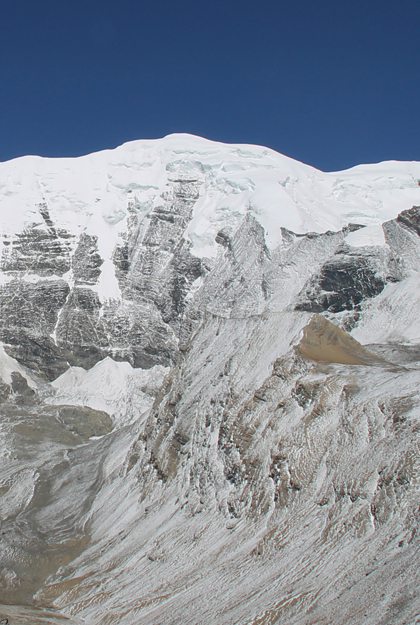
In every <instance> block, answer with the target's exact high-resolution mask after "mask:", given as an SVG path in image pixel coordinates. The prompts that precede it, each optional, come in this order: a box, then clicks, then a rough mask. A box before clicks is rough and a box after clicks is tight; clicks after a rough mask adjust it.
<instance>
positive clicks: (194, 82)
mask: <svg viewBox="0 0 420 625" xmlns="http://www.w3.org/2000/svg"><path fill="white" fill-rule="evenodd" d="M172 132H189V133H193V134H198V135H201V136H204V137H207V138H209V139H215V140H218V141H225V142H232V143H257V144H260V145H266V146H269V147H271V148H274V149H275V150H278V151H279V152H282V153H284V154H287V155H288V156H292V157H293V158H296V159H298V160H300V161H303V162H306V163H309V164H311V165H314V166H315V167H318V168H320V169H323V170H338V169H344V168H347V167H351V166H353V165H356V164H358V163H362V162H377V161H381V160H388V159H396V160H420V2H419V1H418V0H416V1H414V0H399V1H398V2H397V1H392V2H391V1H389V0H351V1H350V0H347V1H345V2H343V1H341V0H259V2H257V1H250V0H241V1H239V0H223V1H222V0H212V1H211V2H209V1H206V0H204V1H203V0H176V1H175V0H154V1H153V0H147V1H144V0H114V1H113V2H110V1H109V0H37V1H34V0H2V1H1V3H0V160H7V159H10V158H13V157H15V156H20V155H23V154H41V155H44V156H77V155H80V154H85V153H88V152H93V151H97V150H101V149H103V148H112V147H115V146H117V145H119V144H121V143H124V142H125V141H130V140H132V139H145V138H157V137H162V136H164V135H166V134H169V133H172Z"/></svg>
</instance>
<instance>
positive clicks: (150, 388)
mask: <svg viewBox="0 0 420 625" xmlns="http://www.w3.org/2000/svg"><path fill="white" fill-rule="evenodd" d="M168 372H169V369H168V368H166V367H162V366H161V365H156V366H154V367H152V368H151V369H133V367H132V366H131V365H130V363H128V362H116V361H115V360H112V358H105V359H104V360H101V361H100V362H98V363H97V364H96V365H95V366H94V367H92V368H91V369H89V371H86V370H85V369H83V368H82V367H70V368H69V369H68V370H67V371H66V372H65V373H63V374H62V375H61V376H60V377H58V378H57V379H56V380H54V382H52V386H53V387H54V388H55V389H56V394H55V395H54V396H53V397H52V398H50V399H49V401H50V402H51V403H54V404H71V405H78V406H80V405H81V406H89V407H90V408H94V409H96V410H103V411H105V412H107V413H108V414H110V415H111V416H112V417H113V419H114V420H115V423H116V425H117V426H118V427H121V426H122V425H127V424H128V423H131V422H132V421H135V420H136V419H138V418H139V417H141V416H142V415H144V413H146V412H147V411H148V410H149V409H150V408H151V406H152V404H153V401H154V397H155V395H156V393H157V391H158V389H159V388H160V386H161V384H162V382H163V379H164V378H165V376H166V375H167V374H168Z"/></svg>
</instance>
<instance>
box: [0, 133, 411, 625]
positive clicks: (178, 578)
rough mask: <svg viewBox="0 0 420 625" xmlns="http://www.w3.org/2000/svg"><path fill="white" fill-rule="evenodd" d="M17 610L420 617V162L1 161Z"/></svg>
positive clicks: (232, 156)
mask: <svg viewBox="0 0 420 625" xmlns="http://www.w3.org/2000/svg"><path fill="white" fill-rule="evenodd" d="M0 215H1V237H0V245H1V250H0V259H1V260H0V270H1V271H0V306H1V313H2V314H1V316H0V342H1V345H0V411H1V419H0V445H1V449H2V454H1V458H2V459H1V461H0V504H1V505H0V532H1V535H0V538H1V540H0V622H2V621H1V619H4V620H5V622H6V620H8V622H9V623H10V625H14V624H16V625H18V624H22V625H24V624H26V623H27V624H31V625H37V624H38V623H39V624H41V623H61V622H63V623H69V625H71V624H72V623H75V624H76V623H87V624H88V625H95V624H103V625H111V624H113V623H118V624H120V623H121V624H122V625H131V624H132V625H138V624H142V625H143V624H144V625H145V624H148V623H150V624H152V623H153V625H158V624H162V625H168V624H174V625H175V624H177V623H179V624H181V623H182V625H198V624H199V623H200V624H208V625H214V624H217V625H225V624H226V625H227V624H241V625H263V624H264V625H268V624H274V623H288V624H290V625H295V624H296V625H310V624H312V623H317V624H320V623H323V624H328V623H334V625H339V624H343V625H344V624H346V625H347V624H353V625H358V624H363V625H369V624H371V625H379V624H380V625H386V624H388V623H389V624H390V625H391V624H392V625H394V624H400V625H403V624H406V623H410V624H411V623H413V624H414V623H417V622H419V623H420V616H419V615H420V600H419V598H418V590H417V589H418V583H419V576H418V569H419V556H418V553H419V530H418V527H419V518H420V517H419V514H420V456H419V440H420V439H419V432H420V321H419V316H418V306H419V296H418V293H419V292H420V291H419V287H420V163H418V162H397V161H390V162H384V163H378V164H370V165H360V166H357V167H353V168H352V169H349V170H346V171H341V172H321V171H319V170H317V169H315V168H313V167H310V166H308V165H304V164H302V163H300V162H298V161H295V160H293V159H291V158H288V157H286V156H283V155H281V154H278V153H276V152H274V151H273V150H270V149H268V148H265V147H260V146H253V145H227V144H222V143H216V142H212V141H209V140H206V139H202V138H200V137H195V136H191V135H185V134H175V135H169V136H168V137H165V138H163V139H158V140H147V141H146V140H144V141H133V142H130V143H127V144H124V145H122V146H120V147H118V148H116V149H115V150H106V151H102V152H98V153H95V154H90V155H87V156H83V157H78V158H60V159H49V158H41V157H38V156H26V157H23V158H18V159H15V160H12V161H8V162H4V163H0Z"/></svg>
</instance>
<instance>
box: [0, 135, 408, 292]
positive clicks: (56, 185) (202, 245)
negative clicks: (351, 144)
mask: <svg viewBox="0 0 420 625" xmlns="http://www.w3.org/2000/svg"><path fill="white" fill-rule="evenodd" d="M179 177H181V178H184V179H194V180H198V181H199V184H200V198H199V200H198V201H197V203H196V205H195V208H194V215H193V219H192V221H191V222H190V224H189V226H188V229H187V231H186V233H185V236H186V237H189V239H190V240H191V242H192V244H193V253H194V254H196V255H197V256H207V257H212V256H215V255H216V253H217V244H216V243H215V241H214V238H215V235H216V234H217V232H218V231H219V230H220V229H221V228H223V227H226V226H229V227H230V228H231V229H233V230H234V229H235V228H236V227H237V226H238V225H239V223H240V222H241V220H242V218H243V216H244V215H245V214H246V213H247V212H250V213H252V214H253V215H254V216H255V217H256V218H257V219H258V221H259V222H260V223H261V224H262V226H263V227H264V229H265V231H266V238H267V244H268V246H269V248H271V249H273V248H275V247H276V246H277V245H278V244H279V243H280V241H281V233H280V228H281V227H282V226H283V227H286V228H288V229H290V230H293V231H294V232H297V233H303V232H308V231H313V232H324V231H326V230H339V229H340V228H342V227H343V226H344V225H347V223H349V222H352V223H358V224H361V225H365V226H368V228H365V229H364V230H359V231H357V232H353V233H352V234H350V235H349V237H348V239H347V240H348V242H349V244H350V245H359V244H360V243H359V242H360V241H361V242H362V244H364V245H365V244H366V245H383V244H384V239H383V234H382V231H381V224H382V223H383V222H384V221H387V220H389V219H392V218H394V217H396V215H397V214H398V213H399V212H401V211H402V210H405V209H408V208H411V207H412V206H413V205H418V204H420V186H419V182H418V181H419V179H420V163H417V162H397V161H389V162H384V163H378V164H373V165H360V166H357V167H353V168H352V169H349V170H347V171H342V172H333V173H323V172H321V171H319V170H317V169H315V168H313V167H310V166H308V165H304V164H302V163H300V162H298V161H295V160H293V159H291V158H288V157H286V156H283V155H282V154H279V153H277V152H275V151H273V150H270V149H267V148H264V147H260V146H253V145H226V144H222V143H217V142H213V141H209V140H207V139H202V138H200V137H195V136H192V135H187V134H174V135H169V136H167V137H164V138H163V139H157V140H148V141H132V142H130V143H126V144H124V145H122V146H120V147H118V148H116V149H115V150H105V151H102V152H97V153H95V154H90V155H87V156H82V157H79V158H61V159H57V158H55V159H49V158H41V157H38V156H25V157H22V158H19V159H15V160H11V161H7V162H4V163H0V215H1V229H2V233H3V234H8V235H13V234H15V233H16V232H19V231H21V230H22V229H23V228H24V227H25V226H28V225H30V224H33V223H37V224H40V227H43V219H42V216H41V215H40V212H39V205H40V204H46V205H47V207H48V210H49V212H50V215H51V219H52V220H53V222H54V223H56V224H57V225H58V226H59V227H61V228H66V229H68V230H69V231H70V232H72V233H73V234H75V235H78V234H80V233H81V232H83V231H84V232H86V233H90V234H94V235H97V236H98V245H99V252H100V254H101V256H102V258H103V259H104V261H105V262H104V264H103V266H102V274H101V278H100V282H99V285H97V287H96V290H97V291H98V293H99V295H100V297H101V299H106V298H118V297H119V294H120V293H119V288H118V284H117V281H116V279H115V275H114V270H113V264H112V252H113V250H114V248H115V245H116V243H117V242H118V241H121V234H122V233H123V232H124V230H126V222H127V215H128V210H127V209H128V204H129V202H134V203H135V204H136V206H137V207H138V208H139V212H140V214H141V215H142V216H143V217H144V216H146V215H147V214H148V213H149V212H150V211H151V210H152V209H153V208H154V207H155V206H158V205H159V204H161V203H162V197H161V196H162V194H163V193H164V192H165V191H166V190H167V188H168V182H170V181H171V180H174V179H178V178H179Z"/></svg>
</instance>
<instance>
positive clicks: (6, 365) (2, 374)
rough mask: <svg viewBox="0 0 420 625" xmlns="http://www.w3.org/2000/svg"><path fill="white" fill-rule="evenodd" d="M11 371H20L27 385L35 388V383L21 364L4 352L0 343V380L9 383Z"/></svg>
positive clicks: (10, 381)
mask: <svg viewBox="0 0 420 625" xmlns="http://www.w3.org/2000/svg"><path fill="white" fill-rule="evenodd" d="M13 371H17V372H18V373H20V375H21V376H22V377H24V378H25V379H26V381H27V383H28V386H30V387H31V388H33V389H35V388H37V386H38V385H37V383H36V382H35V381H34V380H33V379H32V378H31V377H30V376H29V375H28V373H27V371H26V370H25V369H24V368H23V367H22V365H20V364H19V363H18V361H17V360H15V359H14V358H12V357H11V356H9V355H8V354H7V353H6V352H5V349H4V347H3V345H0V380H2V381H3V382H5V383H6V384H11V383H12V373H13Z"/></svg>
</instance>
